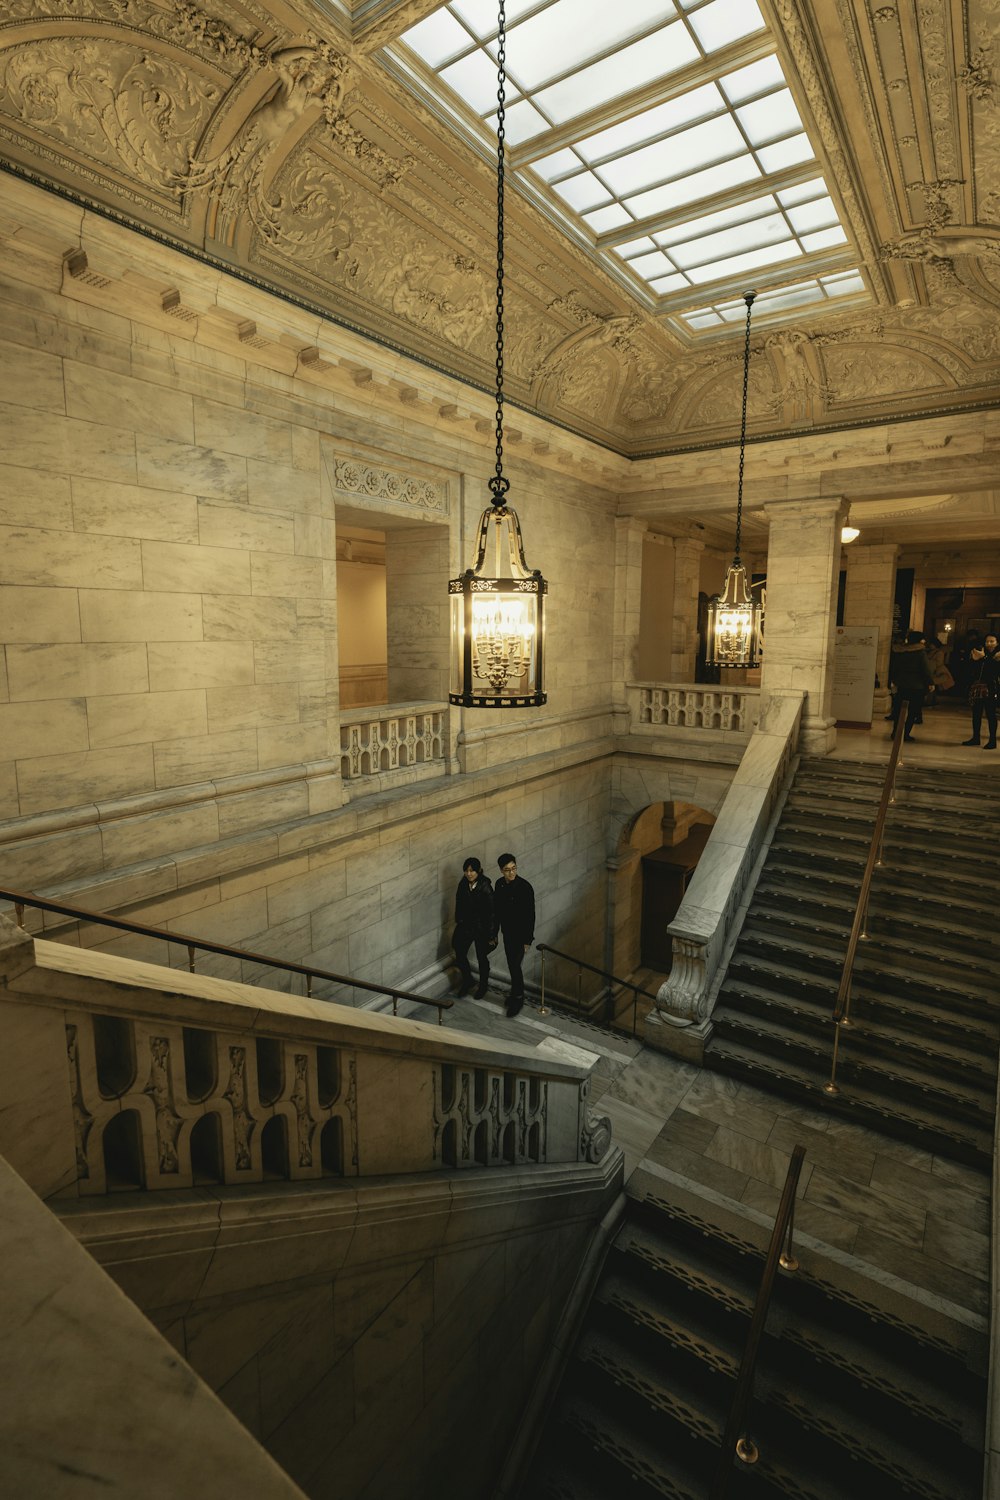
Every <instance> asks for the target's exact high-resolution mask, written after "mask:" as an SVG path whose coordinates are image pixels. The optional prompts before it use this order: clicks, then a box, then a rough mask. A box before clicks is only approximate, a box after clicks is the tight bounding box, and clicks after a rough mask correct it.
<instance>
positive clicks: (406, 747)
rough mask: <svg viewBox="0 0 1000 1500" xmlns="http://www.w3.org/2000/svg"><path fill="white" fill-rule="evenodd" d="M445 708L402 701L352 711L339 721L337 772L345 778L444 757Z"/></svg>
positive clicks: (400, 768)
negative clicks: (365, 709) (363, 711)
mask: <svg viewBox="0 0 1000 1500" xmlns="http://www.w3.org/2000/svg"><path fill="white" fill-rule="evenodd" d="M446 712H447V710H446V707H445V705H444V704H443V703H404V704H393V705H390V706H387V707H381V706H380V707H378V708H372V709H369V710H368V712H367V713H362V712H359V711H358V710H355V712H354V713H353V714H351V715H350V717H349V718H348V719H347V720H346V722H345V721H344V719H343V718H342V719H341V724H340V773H341V776H342V777H343V779H344V780H345V781H353V780H356V779H357V778H358V777H360V776H378V775H380V774H381V773H382V772H385V771H399V770H402V769H403V768H404V767H408V766H409V767H413V766H419V765H426V764H427V763H428V762H430V761H434V760H443V759H444V736H445V730H444V726H445V715H446Z"/></svg>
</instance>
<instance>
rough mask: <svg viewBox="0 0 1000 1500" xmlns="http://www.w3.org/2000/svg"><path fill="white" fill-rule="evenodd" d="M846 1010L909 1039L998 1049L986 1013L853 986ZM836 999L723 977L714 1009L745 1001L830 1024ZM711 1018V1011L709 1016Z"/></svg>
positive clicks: (826, 991)
mask: <svg viewBox="0 0 1000 1500" xmlns="http://www.w3.org/2000/svg"><path fill="white" fill-rule="evenodd" d="M851 993H852V1000H851V1010H852V1015H853V1017H854V1019H855V1020H857V1019H859V1018H860V1017H861V1016H865V1017H872V1018H875V1017H876V1016H879V1015H883V1014H884V1015H885V1016H886V1017H887V1021H886V1024H887V1025H888V1024H890V1019H891V1020H895V1021H896V1023H897V1024H898V1025H900V1026H902V1027H904V1028H905V1029H906V1031H907V1033H908V1034H911V1035H915V1036H923V1035H926V1036H929V1037H931V1038H933V1039H937V1038H938V1037H951V1038H952V1039H953V1041H954V1044H955V1045H956V1046H961V1045H963V1044H967V1045H968V1046H969V1047H971V1048H986V1049H989V1051H991V1052H992V1053H995V1052H996V1050H997V1047H998V1045H1000V1020H998V1019H995V1018H994V1017H993V1016H992V1015H979V1014H972V1013H970V1012H967V1011H956V1009H955V1007H954V1005H951V1004H948V1005H937V1004H935V1003H934V1002H933V1001H924V1000H919V999H915V998H913V997H912V996H907V997H903V996H900V995H894V994H893V993H892V992H891V991H882V990H876V989H874V988H872V987H870V986H867V985H860V984H857V983H855V984H854V986H853V987H852V992H851ZM835 1000H836V986H835V985H833V984H829V985H827V986H822V985H817V986H816V993H815V995H814V996H809V995H802V994H786V993H782V992H779V991H777V990H775V989H773V988H771V987H769V986H767V985H765V984H755V983H754V982H753V980H748V979H740V978H735V977H734V978H732V979H729V978H727V979H725V980H724V981H723V984H722V988H721V989H720V991H719V998H718V1001H717V1002H716V1009H718V1007H719V1006H720V1005H723V1004H728V1005H730V1006H731V1007H732V1008H733V1009H734V1010H739V1009H741V1008H743V1007H744V1005H746V1004H747V1003H748V1004H749V1006H750V1007H751V1008H758V1009H759V1007H761V1006H767V1007H772V1008H773V1009H775V1010H776V1011H780V1012H781V1013H784V1012H786V1011H788V1012H791V1013H792V1014H793V1015H795V1016H801V1017H802V1020H803V1023H805V1022H807V1021H811V1022H813V1023H815V1022H819V1023H822V1022H824V1021H831V1020H832V1017H833V1005H834V1001H835ZM713 1014H714V1013H713Z"/></svg>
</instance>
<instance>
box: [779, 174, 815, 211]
mask: <svg viewBox="0 0 1000 1500" xmlns="http://www.w3.org/2000/svg"><path fill="white" fill-rule="evenodd" d="M821 193H826V182H825V181H824V179H823V178H822V177H813V178H811V179H810V181H809V182H800V183H798V184H797V185H796V186H795V187H790V188H782V189H781V192H780V193H779V194H778V202H779V203H780V204H781V206H782V208H791V207H792V206H793V205H794V204H796V203H808V202H809V200H810V199H812V198H816V197H818V196H819V194H821Z"/></svg>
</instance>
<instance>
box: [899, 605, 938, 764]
mask: <svg viewBox="0 0 1000 1500" xmlns="http://www.w3.org/2000/svg"><path fill="white" fill-rule="evenodd" d="M924 639H925V637H924V632H923V631H922V630H911V631H910V632H909V633H908V635H907V637H906V644H905V645H900V646H897V647H896V649H895V651H893V653H892V656H891V657H890V659H889V681H890V683H891V684H892V686H893V687H894V688H895V690H896V691H895V693H894V694H893V699H892V727H893V731H895V728H896V723H897V720H898V719H899V715H900V714H901V713H902V711H903V704H904V703H905V704H906V725H905V728H904V731H903V738H904V740H912V738H913V735H912V734H911V733H910V731H911V729H912V728H913V726H914V724H915V723H916V722H917V720H918V718H919V715H920V710H921V709H922V708H923V706H924V698H925V697H926V695H927V693H928V692H933V691H934V674H933V673H932V671H931V665H930V662H929V661H928V660H927V652H926V651H925V650H924Z"/></svg>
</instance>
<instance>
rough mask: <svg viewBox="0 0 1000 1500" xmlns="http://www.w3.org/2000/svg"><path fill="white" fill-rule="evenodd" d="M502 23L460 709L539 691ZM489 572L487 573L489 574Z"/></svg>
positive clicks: (457, 674) (540, 597) (456, 632)
mask: <svg viewBox="0 0 1000 1500" xmlns="http://www.w3.org/2000/svg"><path fill="white" fill-rule="evenodd" d="M505 46H506V17H505V12H504V0H500V11H499V20H498V32H497V106H498V107H497V319H496V329H497V337H496V351H497V354H496V371H497V377H496V403H497V409H496V439H497V440H496V470H495V473H494V475H493V477H492V479H491V480H490V482H489V488H490V490H491V492H492V495H493V500H492V503H491V504H490V505H489V506H488V507H487V508H486V510H484V511H483V514H482V516H481V517H480V519H479V536H478V539H477V543H476V559H475V562H474V563H473V565H472V567H471V568H468V569H467V570H466V571H465V572H464V573H463V574H462V576H461V577H460V578H453V579H452V580H451V582H450V583H449V585H448V592H449V595H450V596H451V686H450V691H449V693H448V701H449V703H457V704H461V706H462V707H463V708H534V707H537V706H538V705H539V704H542V703H544V702H545V698H546V695H545V693H544V692H543V691H542V647H543V640H544V630H543V603H544V599H545V595H546V593H547V592H548V587H549V586H548V584H547V583H546V581H545V579H544V578H543V577H542V575H541V573H540V572H539V571H538V569H537V568H535V569H531V568H529V567H528V564H527V563H526V562H525V560H524V544H523V542H522V540H521V526H520V522H519V521H518V519H517V512H516V511H515V510H514V509H513V507H512V506H510V505H508V504H507V491H508V490H509V489H510V480H509V479H507V478H506V477H505V475H504V472H503V276H504V266H503V231H504V222H503V199H504V96H505V84H506V72H505V64H506V53H505ZM490 568H492V572H489V571H488V569H490Z"/></svg>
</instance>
